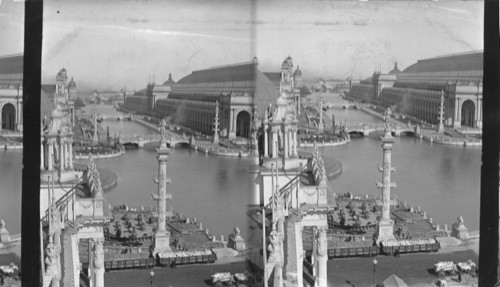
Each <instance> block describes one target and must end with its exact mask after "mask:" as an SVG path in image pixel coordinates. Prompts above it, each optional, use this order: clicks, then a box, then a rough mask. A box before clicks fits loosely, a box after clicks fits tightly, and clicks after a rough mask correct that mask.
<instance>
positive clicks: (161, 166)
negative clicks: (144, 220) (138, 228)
mask: <svg viewBox="0 0 500 287" xmlns="http://www.w3.org/2000/svg"><path fill="white" fill-rule="evenodd" d="M160 132H161V139H160V147H159V148H157V149H156V153H157V157H156V158H157V159H158V179H157V180H154V179H153V181H154V182H155V183H157V184H158V192H157V193H156V194H153V195H152V197H153V199H155V200H157V202H158V204H157V212H158V225H157V228H156V233H155V234H154V242H153V246H152V247H153V255H156V254H158V253H159V252H163V251H170V250H171V249H170V231H169V230H167V227H166V217H167V213H166V209H167V199H171V198H172V194H171V193H167V184H168V183H170V179H169V178H167V159H168V154H169V149H168V148H167V141H166V139H165V137H166V123H165V120H162V122H161V123H160Z"/></svg>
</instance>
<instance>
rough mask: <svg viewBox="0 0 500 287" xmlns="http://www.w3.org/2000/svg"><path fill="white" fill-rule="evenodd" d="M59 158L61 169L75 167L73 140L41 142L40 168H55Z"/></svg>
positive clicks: (50, 169)
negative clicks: (56, 160)
mask: <svg viewBox="0 0 500 287" xmlns="http://www.w3.org/2000/svg"><path fill="white" fill-rule="evenodd" d="M56 158H58V159H59V170H61V171H62V170H65V169H68V170H72V169H73V146H72V141H65V140H60V141H59V142H56V141H55V140H50V139H49V140H46V141H43V142H42V143H41V144H40V169H41V170H49V171H52V170H54V167H55V159H56Z"/></svg>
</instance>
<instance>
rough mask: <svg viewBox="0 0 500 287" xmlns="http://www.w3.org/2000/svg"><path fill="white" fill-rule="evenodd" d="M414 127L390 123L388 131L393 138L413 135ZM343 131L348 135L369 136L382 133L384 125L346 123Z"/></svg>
mask: <svg viewBox="0 0 500 287" xmlns="http://www.w3.org/2000/svg"><path fill="white" fill-rule="evenodd" d="M415 127H416V126H415V125H405V124H401V123H391V126H390V129H391V132H392V133H393V134H394V135H395V136H400V135H401V134H402V133H412V134H413V133H415ZM345 130H346V132H347V133H349V134H359V135H362V136H365V135H369V134H370V133H372V132H376V131H382V132H383V131H384V130H385V123H348V124H347V125H346V126H345Z"/></svg>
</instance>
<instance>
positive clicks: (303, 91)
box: [300, 86, 311, 97]
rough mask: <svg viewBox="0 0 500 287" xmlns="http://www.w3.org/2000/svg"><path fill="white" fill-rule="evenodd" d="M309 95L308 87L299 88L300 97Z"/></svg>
mask: <svg viewBox="0 0 500 287" xmlns="http://www.w3.org/2000/svg"><path fill="white" fill-rule="evenodd" d="M310 94H311V90H309V88H308V87H306V86H302V87H300V96H301V97H305V96H307V95H310Z"/></svg>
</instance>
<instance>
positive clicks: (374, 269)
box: [373, 258, 377, 286]
mask: <svg viewBox="0 0 500 287" xmlns="http://www.w3.org/2000/svg"><path fill="white" fill-rule="evenodd" d="M376 273H377V258H374V259H373V286H376V285H375V274H376Z"/></svg>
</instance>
